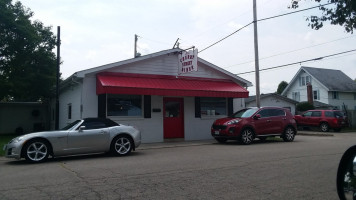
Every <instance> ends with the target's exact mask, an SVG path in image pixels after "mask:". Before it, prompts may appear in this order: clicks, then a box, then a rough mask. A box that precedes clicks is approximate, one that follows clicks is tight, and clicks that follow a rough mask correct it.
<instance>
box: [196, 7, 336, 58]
mask: <svg viewBox="0 0 356 200" xmlns="http://www.w3.org/2000/svg"><path fill="white" fill-rule="evenodd" d="M329 4H332V3H327V4H323V5H318V6H314V7H310V8H306V9H302V10H298V11H293V12H289V13H284V14H281V15H276V16H272V17H267V18H263V19H259V20H256V22H260V21H265V20H268V19H273V18H277V17H282V16H285V15H290V14H294V13H298V12H302V11H306V10H311V9H314V8H318V7H322V6H326V5H329ZM252 23H254V21H252V22H250V23H248V24H247V25H245V26H243V27H242V28H239V29H238V30H236V31H235V32H233V33H231V34H229V35H228V36H225V37H224V38H222V39H220V40H219V41H217V42H215V43H213V44H212V45H210V46H208V47H206V48H204V49H203V50H200V51H199V52H198V53H201V52H202V51H205V50H206V49H209V48H210V47H212V46H214V45H216V44H218V43H220V42H221V41H223V40H225V39H227V38H229V37H231V36H232V35H234V34H235V33H237V32H239V31H240V30H242V29H244V28H246V27H247V26H249V25H251V24H252Z"/></svg>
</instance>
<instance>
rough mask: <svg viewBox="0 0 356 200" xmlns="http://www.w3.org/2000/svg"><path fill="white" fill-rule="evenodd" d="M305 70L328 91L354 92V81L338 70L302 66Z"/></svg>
mask: <svg viewBox="0 0 356 200" xmlns="http://www.w3.org/2000/svg"><path fill="white" fill-rule="evenodd" d="M302 69H304V71H305V72H307V73H308V74H310V75H311V76H312V77H314V78H315V79H317V80H318V81H319V82H320V83H321V84H323V85H324V86H325V87H327V88H328V89H329V91H345V92H351V91H352V92H356V82H355V81H353V80H352V79H351V78H350V77H348V76H347V75H346V74H344V73H343V72H342V71H340V70H335V69H322V68H313V67H302Z"/></svg>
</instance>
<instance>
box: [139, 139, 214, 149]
mask: <svg viewBox="0 0 356 200" xmlns="http://www.w3.org/2000/svg"><path fill="white" fill-rule="evenodd" d="M213 143H216V140H214V139H210V140H193V141H183V140H180V141H176V140H172V141H165V142H156V143H143V144H141V145H140V146H139V147H138V148H137V149H138V150H145V149H161V148H174V147H188V146H201V145H208V144H213Z"/></svg>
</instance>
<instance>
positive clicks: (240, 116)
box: [211, 107, 297, 144]
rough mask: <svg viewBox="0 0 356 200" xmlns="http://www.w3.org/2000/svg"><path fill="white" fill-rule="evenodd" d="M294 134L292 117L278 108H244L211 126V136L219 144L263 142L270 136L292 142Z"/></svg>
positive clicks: (294, 124)
mask: <svg viewBox="0 0 356 200" xmlns="http://www.w3.org/2000/svg"><path fill="white" fill-rule="evenodd" d="M296 134H297V126H296V122H295V120H294V118H293V115H292V114H291V113H290V112H289V110H287V109H284V108H280V107H263V108H245V109H242V110H240V111H238V112H236V113H234V114H232V115H231V116H229V117H226V118H222V119H217V120H215V122H214V123H213V125H212V126H211V135H212V136H213V137H214V138H215V139H216V140H217V141H218V142H220V143H224V142H226V141H227V140H239V141H241V142H242V143H243V144H250V143H251V142H252V141H253V140H254V139H255V138H259V139H261V140H265V139H266V138H267V137H270V136H280V137H281V138H283V140H284V141H286V142H292V141H293V140H294V136H295V135H296Z"/></svg>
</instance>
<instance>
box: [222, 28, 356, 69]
mask: <svg viewBox="0 0 356 200" xmlns="http://www.w3.org/2000/svg"><path fill="white" fill-rule="evenodd" d="M351 37H356V35H353V36H349V37H343V38H339V39H335V40H331V41H328V42H324V43H319V44H316V45H312V46H308V47H304V48H300V49H295V50H291V51H287V52H282V53H279V54H275V55H271V56H267V57H263V58H260V59H259V60H264V59H267V58H272V57H276V56H280V55H284V54H289V53H293V52H296V51H301V50H304V49H309V48H312V47H316V46H321V45H324V44H328V43H332V42H336V41H339V40H344V39H348V38H351ZM252 62H254V60H250V61H246V62H243V63H238V64H233V65H230V66H227V67H224V68H225V69H226V68H230V67H234V66H238V65H243V64H247V63H252Z"/></svg>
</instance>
